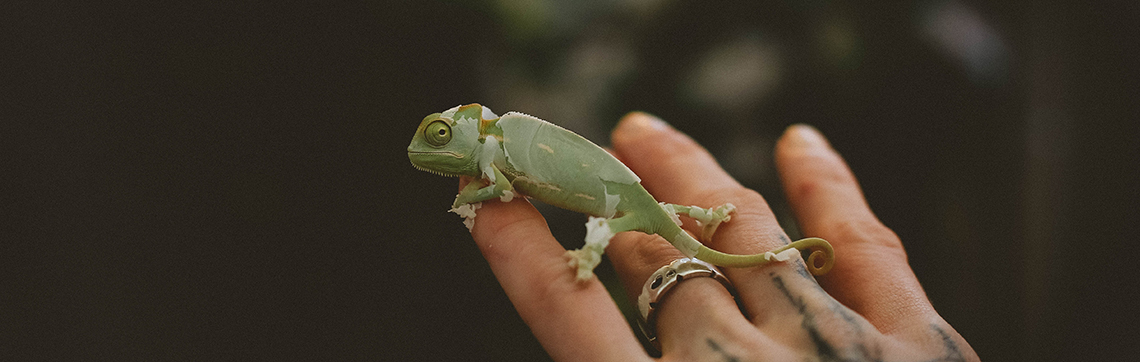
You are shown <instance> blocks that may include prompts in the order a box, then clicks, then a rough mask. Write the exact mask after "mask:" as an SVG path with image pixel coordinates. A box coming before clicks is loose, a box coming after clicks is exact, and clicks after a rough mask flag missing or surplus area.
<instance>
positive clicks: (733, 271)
mask: <svg viewBox="0 0 1140 362" xmlns="http://www.w3.org/2000/svg"><path fill="white" fill-rule="evenodd" d="M612 141H613V148H614V151H615V153H616V154H617V155H618V156H619V158H621V159H622V160H623V161H624V162H625V163H626V165H627V166H629V167H630V169H632V170H633V171H634V172H635V173H637V174H638V175H640V176H641V178H642V185H643V186H645V188H646V189H647V190H649V191H650V193H651V194H653V195H654V196H655V197H656V198H657V199H658V201H663V202H668V203H675V204H680V205H696V206H700V207H705V208H710V207H715V206H717V205H720V204H724V203H732V204H734V205H736V207H737V209H736V213H735V214H734V215H732V220H731V221H730V222H727V223H725V224H722V225H721V226H720V228H718V229H717V232H716V234H715V235H714V237H713V240H710V241H702V242H705V243H706V245H707V246H708V247H710V248H713V249H716V250H720V251H723V252H727V253H733V254H756V253H763V252H765V251H768V250H772V249H774V248H776V247H779V246H782V245H785V244H787V243H788V242H789V241H788V238H787V236H786V235H785V234H784V231H783V229H782V228H780V226H779V223H778V222H777V221H776V218H775V216H774V215H773V214H772V212H771V210H770V209H769V207H768V204H767V202H766V201H765V200H764V198H763V197H761V196H760V195H759V194H757V193H756V192H754V191H752V190H748V189H746V188H744V187H743V186H741V185H740V184H739V183H737V182H736V181H735V180H734V179H733V178H732V177H731V176H729V175H728V174H727V173H726V172H725V171H724V170H723V169H721V168H720V166H719V165H718V164H717V163H716V160H715V159H713V157H712V155H710V154H709V153H708V152H707V151H705V149H704V148H703V147H701V146H700V145H698V144H697V143H696V142H694V141H693V140H692V139H690V138H689V137H688V136H686V135H684V134H682V133H680V132H678V131H676V130H675V129H673V128H672V127H669V126H668V125H667V124H665V123H664V122H662V121H660V120H657V119H656V118H654V117H652V116H650V115H647V114H640V113H635V114H631V115H629V116H627V117H625V118H624V119H623V120H622V122H620V123H619V124H618V126H617V128H616V129H615V130H614V132H613V136H612ZM683 221H684V222H685V226H686V228H687V229H688V230H690V231H692V230H695V228H694V227H695V224H693V222H692V220H687V219H683ZM637 238H638V239H641V242H640V243H637V244H636V245H637V246H632V247H627V246H625V245H628V244H633V243H625V242H620V241H624V239H625V238H624V237H623V238H619V239H617V240H615V243H614V245H612V247H616V248H614V250H612V251H611V253H612V255H611V258H613V260H614V264H615V265H621V266H618V268H619V271H625V272H623V273H621V274H622V275H623V277H626V278H627V281H626V285H627V289H630V290H631V292H632V293H631V295H637V293H639V292H640V288H641V283H643V282H644V280H645V278H646V277H648V276H649V275H650V274H651V273H652V272H653V271H655V270H656V269H657V268H658V267H660V266H661V265H664V264H667V263H668V262H669V261H671V260H673V259H675V258H676V257H680V252H678V251H676V250H675V249H672V246H670V245H668V244H663V243H664V241H663V240H662V239H660V238H659V237H652V238H650V237H646V236H638V237H637ZM647 238H650V239H652V240H656V242H651V241H648V240H645V239H647ZM623 244H625V245H623ZM619 245H622V246H619ZM627 248H630V249H640V250H637V251H638V252H636V253H634V254H637V256H633V257H630V256H628V253H625V252H624V251H625V250H626V249H627ZM629 261H632V262H629ZM630 264H632V265H630ZM724 271H725V274H726V275H728V277H729V280H731V281H732V283H733V284H734V285H735V286H736V289H737V293H738V296H739V298H740V300H741V304H742V306H744V308H745V311H746V312H747V313H748V317H749V319H750V320H752V322H753V323H756V324H757V325H762V324H765V323H767V322H769V321H772V320H773V317H774V316H780V315H788V314H794V312H795V310H796V309H799V308H798V307H797V306H796V305H795V303H789V301H790V300H791V299H792V298H795V297H800V298H802V296H803V295H804V294H805V293H812V294H822V291H819V290H818V285H817V284H815V280H814V279H813V278H812V277H811V276H810V274H807V272H806V270H804V269H803V264H802V261H800V259H799V258H795V259H793V261H791V262H786V263H776V264H772V265H768V266H765V267H762V268H724ZM784 291H786V292H784ZM819 296H820V295H813V296H812V298H806V299H808V300H819V299H821V298H817V297H819Z"/></svg>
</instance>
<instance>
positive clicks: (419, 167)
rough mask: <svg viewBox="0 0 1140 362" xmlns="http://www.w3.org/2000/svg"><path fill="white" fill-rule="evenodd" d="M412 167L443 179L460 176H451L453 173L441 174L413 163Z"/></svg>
mask: <svg viewBox="0 0 1140 362" xmlns="http://www.w3.org/2000/svg"><path fill="white" fill-rule="evenodd" d="M412 167H415V168H416V169H417V170H420V171H424V172H428V173H432V174H436V175H440V176H443V177H459V175H457V174H451V173H447V172H441V171H436V170H432V169H429V168H425V167H421V166H420V165H417V164H416V163H415V162H412Z"/></svg>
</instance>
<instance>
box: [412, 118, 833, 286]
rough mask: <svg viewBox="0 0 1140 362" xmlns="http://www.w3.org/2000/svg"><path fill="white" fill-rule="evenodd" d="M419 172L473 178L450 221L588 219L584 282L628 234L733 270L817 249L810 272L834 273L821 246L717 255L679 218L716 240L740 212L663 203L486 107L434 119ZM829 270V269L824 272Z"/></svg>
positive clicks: (552, 129) (583, 143)
mask: <svg viewBox="0 0 1140 362" xmlns="http://www.w3.org/2000/svg"><path fill="white" fill-rule="evenodd" d="M408 158H409V159H410V160H411V161H412V165H413V166H415V167H416V168H417V169H420V170H424V171H428V172H432V173H435V174H439V175H443V176H449V177H458V176H471V177H473V178H475V180H474V181H472V182H471V183H470V184H468V185H467V186H466V187H464V188H463V190H461V191H460V192H459V194H458V195H456V197H455V202H454V203H453V204H452V210H451V211H452V212H455V213H457V214H460V215H461V216H464V217H465V218H466V219H467V220H466V221H465V224H467V226H468V227H471V226H472V225H473V222H474V218H475V210H476V209H478V208H479V206H480V205H481V204H480V203H481V202H482V201H485V200H490V199H493V198H499V199H501V200H503V201H510V200H511V199H512V198H513V197H514V196H515V195H516V194H517V193H521V194H523V195H526V196H529V197H533V198H536V199H538V200H541V201H542V202H545V203H547V204H551V205H554V206H557V207H561V208H564V209H568V210H573V211H577V212H581V213H584V214H587V215H590V216H591V218H590V221H589V222H587V223H586V227H587V233H586V245H585V246H583V247H582V249H578V250H572V251H568V252H567V254H568V255H569V256H570V265H571V266H573V267H577V269H578V273H577V275H578V279H579V280H585V279H589V278H590V277H591V276H593V273H592V270H593V268H594V267H595V266H597V264H598V263H599V262H600V261H601V255H602V253H603V252H604V249H605V247H606V245H607V244H608V243H609V239H610V237H612V236H613V235H614V234H615V233H618V232H622V231H631V230H633V231H640V232H644V233H647V234H657V235H661V236H662V237H664V238H665V240H668V241H669V243H671V244H673V246H675V247H677V249H678V250H680V251H681V253H683V254H685V255H686V256H690V257H695V258H697V259H701V260H704V261H707V262H709V263H712V264H715V265H720V266H726V267H750V266H759V265H764V264H767V263H769V262H772V261H783V260H787V259H788V258H789V257H790V255H791V254H790V253H791V252H785V251H787V250H790V249H793V248H794V249H796V250H804V249H814V250H813V251H812V253H811V255H810V256H809V257H808V261H807V266H808V269H809V270H810V271H811V272H812V274H816V275H820V274H823V273H826V272H827V271H828V270H830V269H831V267H832V265H834V261H835V257H834V251H833V250H832V248H831V245H830V244H828V243H827V241H825V240H823V239H819V238H807V239H803V240H798V241H795V242H792V243H790V244H788V245H785V246H783V247H780V248H777V249H774V250H772V251H770V252H767V253H762V254H755V255H735V254H725V253H722V252H719V251H716V250H712V249H709V248H708V247H706V246H704V245H703V244H701V242H699V241H697V239H695V238H693V237H692V236H691V235H689V233H687V232H685V231H684V230H683V229H681V227H680V220H679V219H677V218H676V216H677V215H678V214H685V215H686V216H689V217H692V218H694V219H696V220H697V221H698V224H700V225H702V226H703V231H702V239H704V240H708V239H709V238H710V237H711V236H712V233H713V232H714V231H715V230H716V228H717V226H718V225H720V223H721V222H724V221H728V220H729V219H730V218H731V213H732V211H733V210H735V206H733V205H732V204H725V205H721V206H718V207H715V208H712V209H703V208H699V207H696V206H681V205H674V204H665V203H658V202H657V200H656V199H654V198H653V196H652V195H650V194H649V192H647V191H646V190H645V188H644V187H642V186H641V179H640V178H638V177H637V175H635V174H634V173H633V171H630V170H629V168H628V167H626V166H625V165H624V164H622V163H621V162H620V161H618V160H617V159H616V158H614V157H613V156H611V155H610V154H609V153H608V152H606V151H605V150H603V149H602V148H601V147H598V146H597V145H595V144H594V143H592V142H590V141H589V140H586V139H585V138H582V136H579V135H577V134H575V133H573V132H570V131H567V130H566V129H563V128H561V127H558V126H556V125H554V124H552V123H549V122H546V121H543V120H541V119H538V118H535V117H532V116H528V115H525V114H522V113H517V112H509V113H507V114H504V115H503V116H502V117H499V116H496V115H495V114H494V113H493V112H491V111H490V110H489V109H487V108H486V107H483V106H481V105H479V104H469V105H465V106H459V107H455V108H452V109H449V110H447V111H444V112H442V113H434V114H431V115H428V116H427V117H425V118H424V119H423V121H421V122H420V125H419V128H417V129H416V134H415V136H413V137H412V143H411V144H410V145H408ZM819 258H824V259H823V260H822V262H823V265H822V266H818V265H816V264H817V263H818V262H820V260H819Z"/></svg>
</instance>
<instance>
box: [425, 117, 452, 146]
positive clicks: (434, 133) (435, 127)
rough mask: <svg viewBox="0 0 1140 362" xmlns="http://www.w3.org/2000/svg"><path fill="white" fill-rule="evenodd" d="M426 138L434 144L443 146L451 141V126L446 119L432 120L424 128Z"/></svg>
mask: <svg viewBox="0 0 1140 362" xmlns="http://www.w3.org/2000/svg"><path fill="white" fill-rule="evenodd" d="M424 139H426V140H427V142H428V143H429V144H431V145H432V146H437V147H438V146H443V145H446V144H447V142H450V141H451V126H448V125H447V122H444V121H435V122H432V123H431V124H429V125H428V126H427V128H424Z"/></svg>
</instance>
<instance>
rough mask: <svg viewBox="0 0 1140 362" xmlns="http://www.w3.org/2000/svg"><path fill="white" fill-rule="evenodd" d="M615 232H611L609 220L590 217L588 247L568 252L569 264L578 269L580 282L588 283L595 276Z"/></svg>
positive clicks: (587, 223)
mask: <svg viewBox="0 0 1140 362" xmlns="http://www.w3.org/2000/svg"><path fill="white" fill-rule="evenodd" d="M613 237H614V232H613V231H612V230H610V225H609V220H608V219H604V218H600V217H590V219H589V221H587V222H586V245H583V246H582V248H580V249H578V250H567V251H566V256H567V257H568V258H569V259H570V260H569V262H568V263H567V264H569V265H570V267H571V268H576V270H577V272H576V276H577V280H578V281H580V282H581V281H586V280H589V279H590V278H591V277H593V276H594V268H595V267H597V266H598V264H600V263H601V262H602V253H605V252H606V246H607V245H609V244H610V239H611V238H613Z"/></svg>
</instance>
